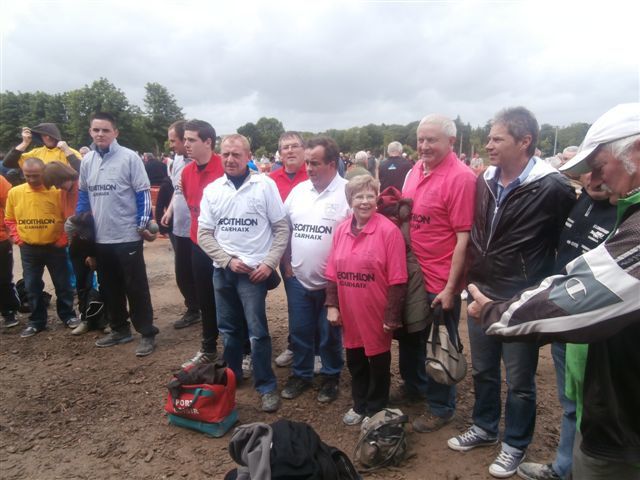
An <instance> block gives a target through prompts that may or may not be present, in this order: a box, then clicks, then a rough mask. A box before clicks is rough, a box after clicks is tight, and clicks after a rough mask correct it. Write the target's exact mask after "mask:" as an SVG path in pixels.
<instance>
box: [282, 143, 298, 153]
mask: <svg viewBox="0 0 640 480" xmlns="http://www.w3.org/2000/svg"><path fill="white" fill-rule="evenodd" d="M300 147H302V145H300V144H299V143H292V144H291V145H282V146H281V147H280V151H282V152H286V151H287V150H296V149H298V148H300Z"/></svg>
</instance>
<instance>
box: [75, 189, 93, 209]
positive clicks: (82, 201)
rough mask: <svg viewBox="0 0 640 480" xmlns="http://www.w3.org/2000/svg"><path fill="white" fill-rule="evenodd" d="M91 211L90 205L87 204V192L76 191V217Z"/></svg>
mask: <svg viewBox="0 0 640 480" xmlns="http://www.w3.org/2000/svg"><path fill="white" fill-rule="evenodd" d="M90 211H91V203H90V202H89V192H87V191H86V190H79V191H78V204H77V205H76V215H78V214H80V213H84V212H90Z"/></svg>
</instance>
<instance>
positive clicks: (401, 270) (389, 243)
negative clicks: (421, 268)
mask: <svg viewBox="0 0 640 480" xmlns="http://www.w3.org/2000/svg"><path fill="white" fill-rule="evenodd" d="M386 237H387V238H386V249H387V283H388V284H389V285H398V284H401V283H406V282H407V278H408V275H407V253H406V247H405V243H404V238H402V232H401V231H400V229H399V228H398V227H396V226H395V225H391V226H390V232H389V234H388V235H386Z"/></svg>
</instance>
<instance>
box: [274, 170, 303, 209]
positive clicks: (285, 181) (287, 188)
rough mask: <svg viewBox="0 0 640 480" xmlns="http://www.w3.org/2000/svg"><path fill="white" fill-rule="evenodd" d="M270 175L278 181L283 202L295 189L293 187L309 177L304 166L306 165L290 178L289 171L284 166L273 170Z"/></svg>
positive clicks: (277, 184)
mask: <svg viewBox="0 0 640 480" xmlns="http://www.w3.org/2000/svg"><path fill="white" fill-rule="evenodd" d="M269 176H270V177H271V180H273V181H274V182H276V186H277V187H278V192H280V198H282V201H283V202H284V201H285V200H286V199H287V197H288V196H289V194H290V193H291V190H293V187H295V186H296V185H298V184H299V183H302V182H304V181H305V180H306V179H307V178H309V176H308V175H307V169H306V168H304V165H303V166H302V167H301V168H300V170H298V171H297V172H296V174H295V176H294V177H293V178H289V175H287V172H285V171H284V167H282V168H279V169H278V170H276V171H275V172H271V173H270V174H269Z"/></svg>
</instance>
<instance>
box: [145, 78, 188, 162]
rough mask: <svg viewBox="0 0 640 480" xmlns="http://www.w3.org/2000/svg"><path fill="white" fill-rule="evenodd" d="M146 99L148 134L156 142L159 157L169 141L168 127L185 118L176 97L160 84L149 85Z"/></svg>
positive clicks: (155, 146)
mask: <svg viewBox="0 0 640 480" xmlns="http://www.w3.org/2000/svg"><path fill="white" fill-rule="evenodd" d="M144 88H145V90H146V92H147V93H146V95H145V97H144V106H145V119H146V124H147V129H148V134H149V136H151V138H152V139H153V142H154V148H153V151H154V152H155V154H156V156H159V155H160V153H161V150H162V149H163V146H164V142H165V140H166V139H167V127H168V126H169V125H171V124H172V123H173V122H175V121H176V120H181V119H182V118H184V115H183V113H182V109H181V108H180V107H179V106H178V103H177V102H176V99H175V97H174V96H173V95H172V94H171V93H169V91H168V90H167V89H166V87H163V86H162V85H160V84H159V83H147V84H146V85H145V87H144Z"/></svg>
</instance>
